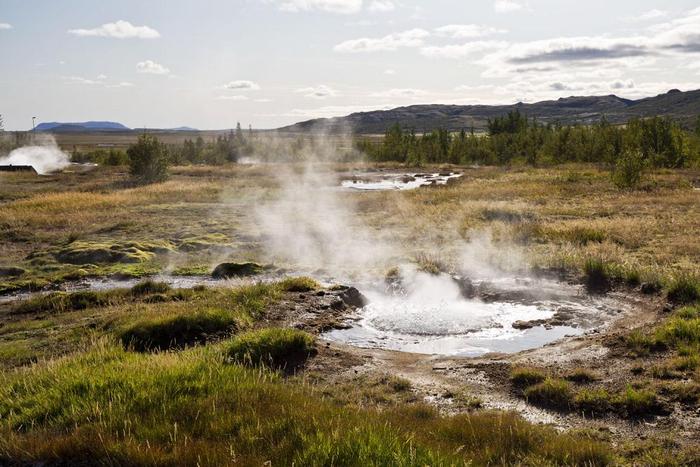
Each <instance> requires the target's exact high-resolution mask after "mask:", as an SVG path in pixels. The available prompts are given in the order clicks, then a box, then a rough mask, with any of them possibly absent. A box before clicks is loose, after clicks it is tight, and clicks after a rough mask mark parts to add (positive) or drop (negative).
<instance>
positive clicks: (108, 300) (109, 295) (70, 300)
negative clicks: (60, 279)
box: [15, 290, 124, 314]
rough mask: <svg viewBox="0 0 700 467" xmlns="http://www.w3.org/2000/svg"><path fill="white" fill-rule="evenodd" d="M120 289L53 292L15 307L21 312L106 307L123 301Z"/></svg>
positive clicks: (53, 311)
mask: <svg viewBox="0 0 700 467" xmlns="http://www.w3.org/2000/svg"><path fill="white" fill-rule="evenodd" d="M123 299H124V297H123V293H122V292H121V291H119V290H113V291H107V292H93V291H84V292H73V293H66V292H52V293H49V294H46V295H39V296H37V297H34V298H30V299H29V300H26V301H24V302H22V303H20V304H19V305H17V307H16V308H15V312H16V313H19V314H30V313H65V312H68V311H79V310H85V309H87V308H93V307H104V306H108V305H113V304H115V303H119V302H121V301H123Z"/></svg>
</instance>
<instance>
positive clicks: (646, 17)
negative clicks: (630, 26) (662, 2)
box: [628, 8, 668, 21]
mask: <svg viewBox="0 0 700 467" xmlns="http://www.w3.org/2000/svg"><path fill="white" fill-rule="evenodd" d="M665 16H668V11H666V10H657V9H656V8H654V9H653V10H649V11H646V12H644V13H642V14H640V15H638V16H633V17H630V18H628V20H629V21H650V20H654V19H659V18H663V17H665Z"/></svg>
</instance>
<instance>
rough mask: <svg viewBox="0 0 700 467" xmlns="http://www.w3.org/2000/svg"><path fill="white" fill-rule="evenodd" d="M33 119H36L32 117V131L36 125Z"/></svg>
mask: <svg viewBox="0 0 700 467" xmlns="http://www.w3.org/2000/svg"><path fill="white" fill-rule="evenodd" d="M35 120H36V117H32V131H34V128H36V126H35V125H34V121H35Z"/></svg>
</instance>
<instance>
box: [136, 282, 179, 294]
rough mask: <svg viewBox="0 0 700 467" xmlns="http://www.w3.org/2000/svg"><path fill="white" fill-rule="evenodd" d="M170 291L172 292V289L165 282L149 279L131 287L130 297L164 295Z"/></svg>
mask: <svg viewBox="0 0 700 467" xmlns="http://www.w3.org/2000/svg"><path fill="white" fill-rule="evenodd" d="M170 290H172V288H171V287H170V285H168V284H166V283H165V282H156V281H153V280H150V279H149V280H145V281H143V282H139V283H138V284H136V285H135V286H133V287H132V288H131V295H133V296H135V297H140V296H142V295H150V294H164V293H167V292H170Z"/></svg>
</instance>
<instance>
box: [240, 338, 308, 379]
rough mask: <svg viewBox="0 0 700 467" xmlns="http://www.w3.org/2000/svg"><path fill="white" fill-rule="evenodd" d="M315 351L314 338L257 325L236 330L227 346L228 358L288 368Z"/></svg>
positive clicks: (241, 361) (298, 363)
mask: <svg viewBox="0 0 700 467" xmlns="http://www.w3.org/2000/svg"><path fill="white" fill-rule="evenodd" d="M315 352H316V348H315V339H314V337H313V336H311V335H310V334H307V333H305V332H302V331H297V330H295V329H279V328H271V329H261V330H257V331H250V332H246V333H243V334H239V335H237V336H236V337H234V338H233V340H232V341H231V343H230V344H228V346H227V355H228V356H229V358H230V359H231V360H232V361H235V362H238V363H243V364H247V365H253V366H256V365H265V366H269V367H271V368H282V369H285V370H291V369H294V368H295V367H297V366H299V365H301V364H303V362H304V361H305V360H306V359H307V358H308V357H309V356H311V355H313V354H314V353H315Z"/></svg>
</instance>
